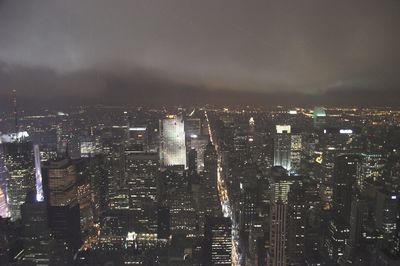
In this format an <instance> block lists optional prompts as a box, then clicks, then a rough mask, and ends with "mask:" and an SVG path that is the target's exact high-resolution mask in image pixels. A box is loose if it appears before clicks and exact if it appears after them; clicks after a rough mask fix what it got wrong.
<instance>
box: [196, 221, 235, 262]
mask: <svg viewBox="0 0 400 266" xmlns="http://www.w3.org/2000/svg"><path fill="white" fill-rule="evenodd" d="M203 258H204V261H203V265H226V266H228V265H229V266H230V265H231V264H232V222H231V219H230V218H222V217H219V218H216V217H207V218H206V224H205V233H204V257H203Z"/></svg>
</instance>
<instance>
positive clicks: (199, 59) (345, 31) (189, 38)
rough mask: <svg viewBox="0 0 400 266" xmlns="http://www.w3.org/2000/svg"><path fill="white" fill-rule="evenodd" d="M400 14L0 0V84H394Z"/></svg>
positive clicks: (395, 10) (347, 5) (311, 4)
mask: <svg viewBox="0 0 400 266" xmlns="http://www.w3.org/2000/svg"><path fill="white" fill-rule="evenodd" d="M399 14H400V1H391V0H382V1H372V0H371V1H370V0H362V1H361V0H354V1H348V0H337V1H320V0H307V1H289V0H279V1H265V0H260V1H248V0H246V1H239V0H226V1H225V0H220V1H211V0H210V1H208V0H205V1H178V0H168V1H161V0H159V1H123V0H119V1H106V0H96V1H58V0H48V1H46V0H42V1H35V0H33V1H0V61H1V62H4V65H3V67H2V68H1V78H2V79H1V80H0V86H1V87H0V90H3V92H4V91H5V90H6V89H8V86H11V85H12V86H16V87H18V88H20V90H26V89H24V87H25V86H27V87H30V88H31V87H32V84H28V85H26V84H27V82H28V81H29V82H32V80H33V81H34V83H37V84H38V86H36V87H35V86H33V87H34V88H31V90H37V91H38V92H39V91H41V88H40V87H41V86H43V87H48V88H49V89H48V90H46V93H47V94H50V95H54V96H57V95H62V96H63V97H67V96H68V97H73V96H74V95H75V96H76V95H77V94H76V93H77V92H78V93H79V96H80V97H82V98H84V99H89V98H93V95H101V94H104V93H106V91H107V89H108V88H109V86H110V84H111V83H110V82H109V77H110V76H113V77H115V79H113V83H112V84H113V86H122V85H123V84H122V83H124V82H125V81H123V80H126V78H125V77H126V76H131V77H130V78H129V81H130V82H133V81H134V80H135V81H134V82H135V83H138V84H139V85H138V84H136V85H137V86H136V85H135V86H134V88H133V87H132V86H129V87H130V88H129V89H123V90H122V89H120V92H122V91H123V92H124V93H125V92H129V91H130V90H132V91H137V89H138V87H142V86H141V85H140V84H143V83H145V84H147V83H148V82H149V80H150V81H152V82H151V86H150V87H152V88H154V92H155V93H156V92H157V93H163V91H166V89H165V88H164V87H167V88H172V87H174V86H176V88H177V89H178V88H179V89H180V88H181V89H182V90H188V93H191V92H192V90H193V89H192V87H195V88H196V89H200V90H202V89H204V88H207V93H210V91H215V90H216V89H219V90H225V89H231V90H234V91H235V92H234V93H237V94H240V91H244V92H248V91H253V92H259V93H271V92H275V91H278V90H284V91H289V92H296V93H300V94H301V93H304V94H306V95H307V94H310V93H317V95H318V93H321V92H322V91H326V90H337V89H348V88H357V89H359V88H361V89H365V90H367V91H371V90H388V89H390V90H393V89H396V88H398V86H399V84H400V53H399V47H400V34H399V30H398V25H400V16H399ZM27 69H29V70H27ZM32 69H34V70H32ZM121 69H123V70H124V71H123V74H117V73H118V72H119V71H120V70H121ZM24 71H25V72H24ZM16 72H18V73H16ZM140 74H143V75H144V76H141V75H140ZM118 75H122V76H123V77H124V79H123V80H121V81H119V82H117V80H118ZM15 76H18V77H19V80H18V81H15V80H14V81H12V82H11V80H12V77H15ZM154 79H156V80H157V82H154ZM166 81H167V82H166ZM39 84H40V86H39ZM185 87H186V88H185ZM83 88H84V89H83ZM113 89H117V90H118V88H113ZM236 91H239V92H236ZM139 92H140V90H139ZM139 92H138V93H139ZM0 93H1V92H0ZM35 94H37V93H35Z"/></svg>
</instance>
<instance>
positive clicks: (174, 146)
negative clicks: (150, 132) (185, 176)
mask: <svg viewBox="0 0 400 266" xmlns="http://www.w3.org/2000/svg"><path fill="white" fill-rule="evenodd" d="M160 162H161V166H163V167H166V166H173V165H184V166H185V167H186V143H185V125H184V121H183V119H182V117H181V116H176V115H170V116H168V117H166V118H164V119H162V120H160Z"/></svg>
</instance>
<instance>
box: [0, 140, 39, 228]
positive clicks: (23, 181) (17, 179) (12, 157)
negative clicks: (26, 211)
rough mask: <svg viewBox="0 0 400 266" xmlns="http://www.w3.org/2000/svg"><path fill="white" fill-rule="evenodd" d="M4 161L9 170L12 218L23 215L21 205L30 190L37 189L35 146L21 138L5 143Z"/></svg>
mask: <svg viewBox="0 0 400 266" xmlns="http://www.w3.org/2000/svg"><path fill="white" fill-rule="evenodd" d="M2 145H3V152H4V162H5V166H6V168H7V170H8V173H7V175H6V176H7V178H6V183H7V199H8V208H9V211H10V216H11V219H12V220H16V219H19V218H20V217H21V212H20V207H21V205H22V204H23V203H24V202H25V198H26V195H27V193H28V191H35V170H34V155H33V146H32V143H31V142H30V141H27V140H21V141H15V142H8V143H3V144H2Z"/></svg>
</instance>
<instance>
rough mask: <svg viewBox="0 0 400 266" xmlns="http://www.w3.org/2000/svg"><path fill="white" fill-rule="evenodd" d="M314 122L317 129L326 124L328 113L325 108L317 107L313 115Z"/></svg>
mask: <svg viewBox="0 0 400 266" xmlns="http://www.w3.org/2000/svg"><path fill="white" fill-rule="evenodd" d="M313 122H314V127H315V128H321V127H323V126H325V124H326V112H325V108H324V107H315V108H314V113H313Z"/></svg>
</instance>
